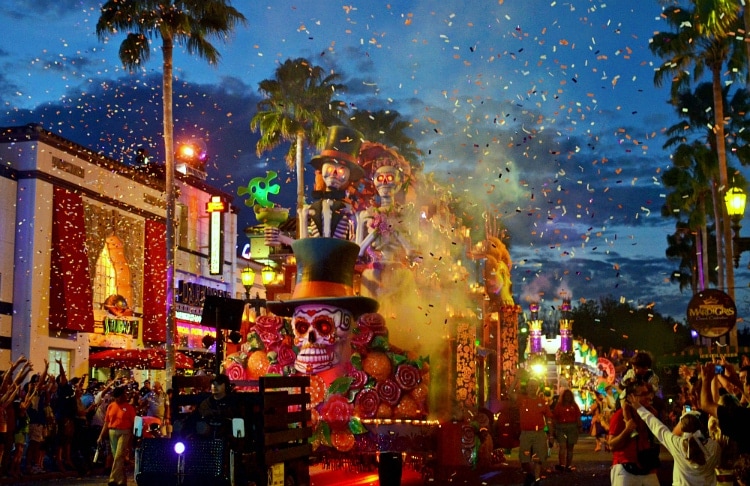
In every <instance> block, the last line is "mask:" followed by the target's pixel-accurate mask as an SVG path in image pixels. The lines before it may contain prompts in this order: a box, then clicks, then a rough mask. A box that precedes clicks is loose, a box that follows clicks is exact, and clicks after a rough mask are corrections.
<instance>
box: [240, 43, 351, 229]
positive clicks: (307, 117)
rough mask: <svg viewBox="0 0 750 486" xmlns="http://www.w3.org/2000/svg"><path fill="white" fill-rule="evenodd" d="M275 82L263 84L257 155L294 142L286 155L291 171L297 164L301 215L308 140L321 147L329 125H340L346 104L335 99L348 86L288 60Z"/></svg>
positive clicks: (254, 120) (305, 64) (255, 120)
mask: <svg viewBox="0 0 750 486" xmlns="http://www.w3.org/2000/svg"><path fill="white" fill-rule="evenodd" d="M274 76H275V77H274V78H273V79H265V80H263V81H261V82H260V84H259V91H260V92H261V94H263V96H264V98H263V99H262V100H261V101H259V102H258V112H257V113H256V114H255V116H253V118H252V120H251V121H250V129H251V130H252V131H253V132H255V131H258V130H260V140H258V143H257V145H256V153H257V154H258V156H260V155H261V154H262V153H263V152H265V151H268V150H272V149H274V148H276V147H277V146H279V145H280V144H281V143H282V142H284V141H288V142H291V145H290V147H289V151H288V152H287V155H286V161H287V165H288V166H289V168H290V169H292V168H294V167H295V165H296V172H297V213H298V214H299V211H301V210H302V207H303V206H304V205H305V180H304V174H305V168H304V163H303V156H302V154H303V150H304V145H305V140H307V141H309V142H310V144H311V145H314V146H316V147H321V146H322V144H323V143H324V142H325V137H326V133H327V129H328V126H330V125H335V124H340V123H341V122H340V119H341V117H342V116H343V115H344V113H345V109H346V104H345V103H344V102H342V101H339V100H336V99H334V98H333V97H334V96H335V95H336V93H337V92H341V91H344V90H345V89H346V87H345V86H344V85H342V84H338V83H336V81H337V80H338V79H339V78H340V76H339V75H338V74H336V73H330V74H326V73H325V71H324V70H323V68H321V67H318V66H314V65H313V64H312V63H310V62H309V61H308V60H307V59H303V58H298V59H287V60H286V61H285V62H284V64H282V65H280V66H279V67H278V68H276V72H275V73H274Z"/></svg>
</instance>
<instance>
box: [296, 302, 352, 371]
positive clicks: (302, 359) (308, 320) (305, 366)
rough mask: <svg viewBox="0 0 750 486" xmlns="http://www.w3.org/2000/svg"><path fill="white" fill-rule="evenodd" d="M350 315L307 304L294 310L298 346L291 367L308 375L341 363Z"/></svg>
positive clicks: (344, 310)
mask: <svg viewBox="0 0 750 486" xmlns="http://www.w3.org/2000/svg"><path fill="white" fill-rule="evenodd" d="M352 321H353V316H352V314H351V312H349V311H348V310H346V309H342V308H340V307H335V306H330V305H323V304H307V305H301V306H299V307H297V308H296V309H295V310H294V315H293V316H292V327H293V328H294V344H295V345H296V346H297V347H299V353H298V354H297V360H296V361H295V362H294V368H295V369H296V370H297V371H299V372H300V373H304V374H306V375H311V374H315V373H318V372H320V371H325V370H328V369H330V368H332V367H333V366H335V365H336V364H338V363H339V362H341V358H342V352H343V351H344V346H345V345H346V344H348V340H349V332H350V331H351V326H352Z"/></svg>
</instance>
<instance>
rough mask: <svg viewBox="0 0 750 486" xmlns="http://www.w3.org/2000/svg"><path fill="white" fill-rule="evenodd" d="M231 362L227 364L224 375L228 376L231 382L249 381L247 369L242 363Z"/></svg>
mask: <svg viewBox="0 0 750 486" xmlns="http://www.w3.org/2000/svg"><path fill="white" fill-rule="evenodd" d="M228 361H230V362H229V363H228V364H227V363H225V365H226V366H225V369H224V374H226V375H227V376H228V377H229V379H230V380H247V379H248V378H247V375H246V373H245V367H244V366H242V365H241V364H240V363H238V362H237V361H234V360H228Z"/></svg>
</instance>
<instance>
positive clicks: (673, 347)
mask: <svg viewBox="0 0 750 486" xmlns="http://www.w3.org/2000/svg"><path fill="white" fill-rule="evenodd" d="M570 317H571V319H573V334H574V336H576V337H579V338H583V339H585V340H587V341H588V342H589V343H591V344H592V345H594V346H595V347H597V348H601V349H602V350H603V351H605V352H607V351H609V350H610V349H618V350H623V351H626V352H630V351H634V350H643V351H648V352H650V353H651V354H652V355H653V356H654V357H655V358H657V359H658V357H659V356H662V355H664V354H667V353H674V352H679V351H682V350H683V349H685V348H686V347H687V346H690V345H691V344H693V340H692V338H691V336H690V330H689V329H688V328H687V327H686V326H685V325H684V324H682V323H679V322H677V321H676V320H674V319H673V318H671V317H669V316H662V315H661V314H659V313H658V312H655V311H654V310H653V309H651V308H648V307H645V306H634V305H632V304H628V303H622V302H620V301H619V300H615V299H614V298H613V297H604V298H601V299H600V300H599V301H594V300H588V301H585V302H581V303H579V304H578V305H574V306H573V309H572V310H571V314H570Z"/></svg>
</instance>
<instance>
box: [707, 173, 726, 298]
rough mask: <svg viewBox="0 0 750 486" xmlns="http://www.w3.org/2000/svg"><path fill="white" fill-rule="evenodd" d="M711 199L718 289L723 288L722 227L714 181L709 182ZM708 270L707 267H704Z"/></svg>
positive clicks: (718, 197) (716, 186)
mask: <svg viewBox="0 0 750 486" xmlns="http://www.w3.org/2000/svg"><path fill="white" fill-rule="evenodd" d="M711 198H712V199H713V202H714V221H715V222H716V228H715V230H714V239H715V240H716V265H717V267H718V269H717V272H716V285H717V286H718V287H719V288H720V289H723V288H724V268H723V267H724V266H725V265H724V252H723V251H722V248H723V247H724V245H722V243H721V242H722V240H723V226H722V223H721V197H720V196H719V184H717V183H716V181H715V180H714V181H711ZM706 268H708V267H706Z"/></svg>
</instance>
